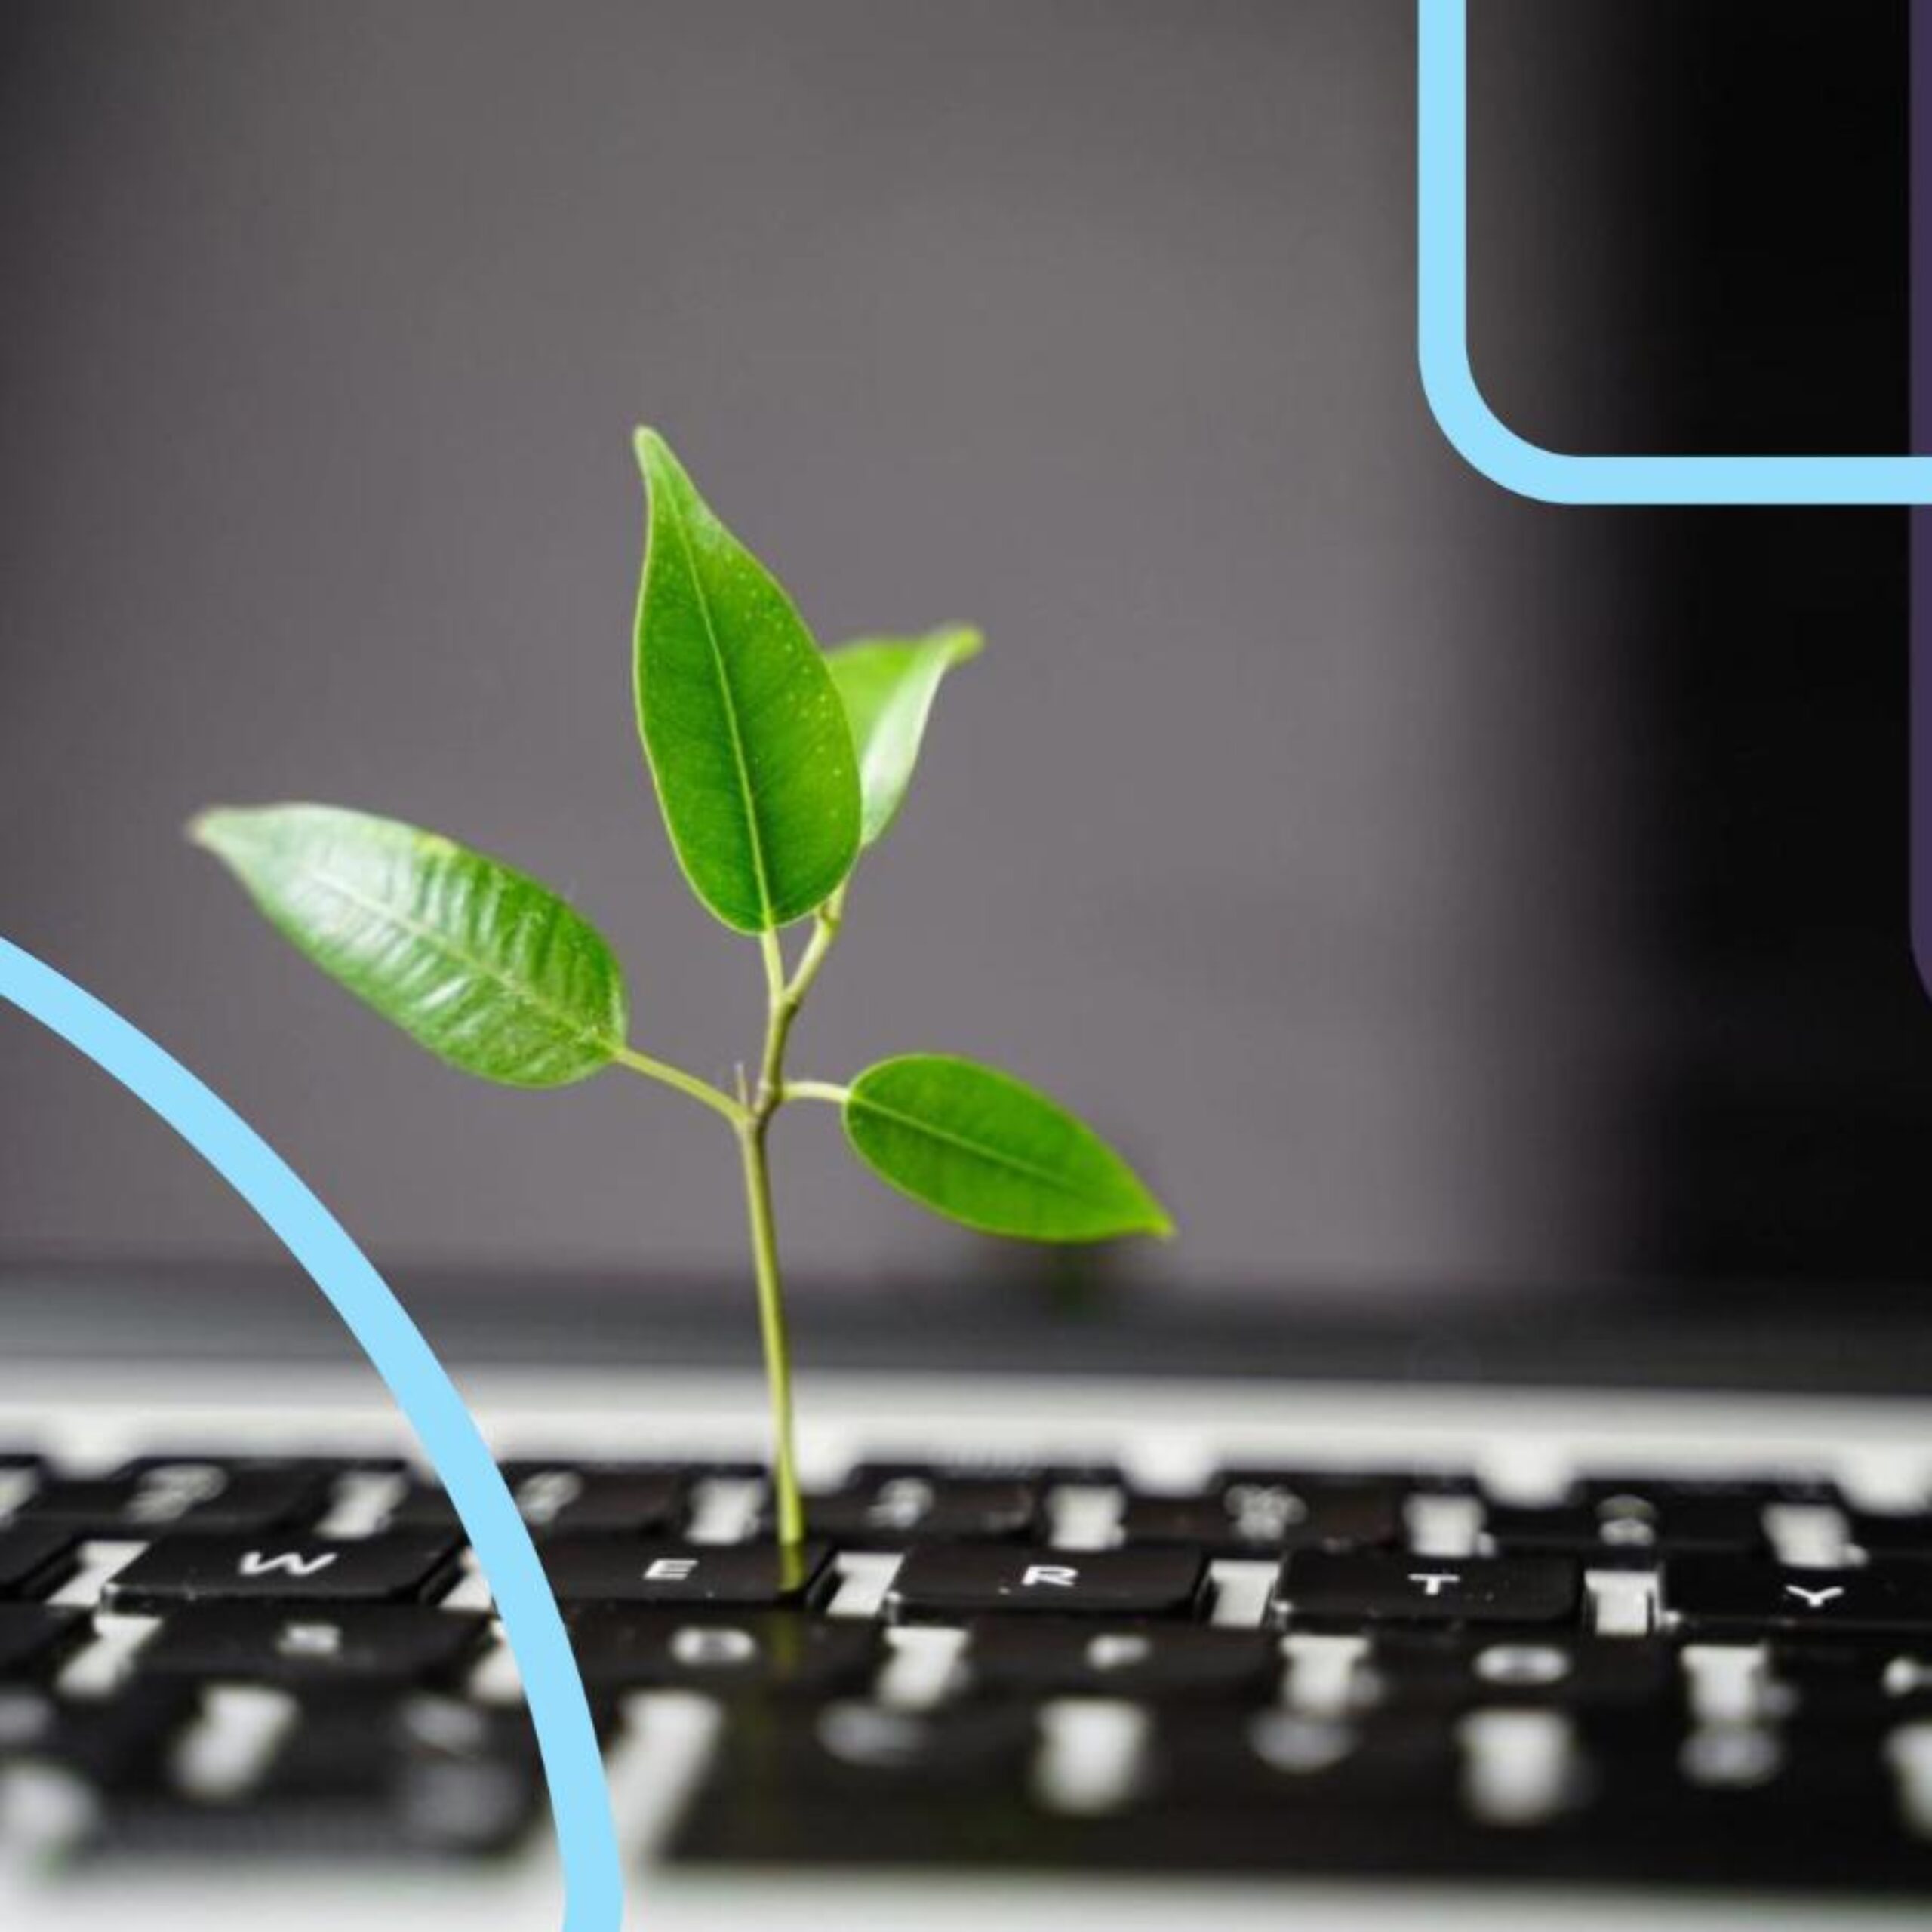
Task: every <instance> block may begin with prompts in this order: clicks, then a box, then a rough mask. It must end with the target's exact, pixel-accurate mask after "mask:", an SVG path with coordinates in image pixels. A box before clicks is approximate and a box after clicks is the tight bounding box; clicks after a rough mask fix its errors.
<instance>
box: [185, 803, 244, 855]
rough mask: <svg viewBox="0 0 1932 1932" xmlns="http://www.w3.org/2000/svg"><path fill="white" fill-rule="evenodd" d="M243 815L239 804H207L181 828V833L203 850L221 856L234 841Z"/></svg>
mask: <svg viewBox="0 0 1932 1932" xmlns="http://www.w3.org/2000/svg"><path fill="white" fill-rule="evenodd" d="M241 817H242V811H241V808H239V807H238V806H235V805H205V806H203V807H202V809H201V810H200V811H198V812H197V813H195V815H194V817H192V818H191V819H189V821H188V822H187V823H186V825H184V826H183V827H182V828H181V835H182V837H183V838H185V839H186V840H187V841H188V843H189V844H190V845H198V846H199V847H200V848H202V851H205V852H212V853H214V854H215V855H216V856H217V857H220V856H221V855H222V854H224V853H226V851H228V849H229V847H230V846H231V845H232V844H233V843H234V834H235V826H236V823H237V821H238V820H239V819H240V818H241Z"/></svg>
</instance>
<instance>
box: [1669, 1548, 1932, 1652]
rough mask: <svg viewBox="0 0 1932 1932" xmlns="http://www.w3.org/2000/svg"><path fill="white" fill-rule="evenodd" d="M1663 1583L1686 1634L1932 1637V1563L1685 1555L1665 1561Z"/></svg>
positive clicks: (1683, 1632)
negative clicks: (1783, 1564)
mask: <svg viewBox="0 0 1932 1932" xmlns="http://www.w3.org/2000/svg"><path fill="white" fill-rule="evenodd" d="M1663 1607H1664V1608H1665V1610H1666V1611H1669V1612H1671V1613H1673V1614H1675V1616H1676V1617H1677V1618H1678V1620H1679V1627H1680V1629H1681V1634H1683V1635H1687V1636H1695V1637H1702V1636H1716V1637H1721V1636H1754V1635H1768V1634H1770V1632H1797V1633H1801V1634H1802V1635H1805V1636H1807V1637H1816V1636H1829V1637H1835V1638H1866V1637H1872V1638H1882V1637H1891V1636H1903V1637H1910V1636H1914V1635H1927V1636H1932V1563H1906V1562H1895V1563H1890V1564H1877V1563H1874V1564H1869V1566H1867V1567H1865V1568H1863V1569H1860V1570H1788V1569H1782V1568H1780V1567H1779V1566H1778V1565H1777V1564H1772V1563H1746V1562H1735V1563H1734V1562H1728V1561H1724V1560H1722V1559H1720V1558H1715V1557H1686V1558H1682V1559H1681V1560H1677V1561H1672V1562H1669V1563H1668V1564H1666V1565H1665V1566H1664V1572H1663Z"/></svg>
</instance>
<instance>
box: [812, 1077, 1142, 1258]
mask: <svg viewBox="0 0 1932 1932" xmlns="http://www.w3.org/2000/svg"><path fill="white" fill-rule="evenodd" d="M844 1118H845V1135H846V1138H847V1139H848V1140H850V1141H851V1143H852V1146H853V1150H854V1152H856V1153H857V1155H858V1156H859V1158H860V1160H862V1161H864V1162H865V1164H866V1166H868V1167H869V1168H871V1169H872V1171H873V1172H874V1173H875V1174H877V1175H878V1177H880V1179H881V1180H884V1181H886V1182H888V1183H890V1185H891V1186H894V1187H896V1188H897V1189H899V1191H900V1192H901V1193H902V1194H908V1195H911V1196H912V1198H913V1199H914V1200H915V1201H919V1202H921V1203H922V1204H924V1206H926V1207H931V1208H932V1209H933V1210H934V1211H936V1212H937V1213H939V1214H945V1215H948V1216H949V1217H951V1218H952V1220H955V1221H964V1223H966V1225H967V1226H968V1227H971V1228H978V1229H982V1230H983V1231H984V1232H986V1233H988V1234H995V1235H1020V1236H1022V1237H1023V1238H1026V1239H1027V1240H1029V1241H1104V1240H1106V1239H1107V1238H1109V1237H1110V1236H1112V1235H1134V1234H1148V1235H1171V1234H1172V1233H1173V1232H1174V1223H1173V1222H1172V1221H1171V1220H1169V1219H1168V1214H1167V1211H1166V1210H1165V1209H1164V1208H1163V1207H1161V1204H1160V1203H1159V1202H1158V1201H1156V1200H1155V1198H1154V1197H1153V1195H1151V1194H1150V1193H1149V1192H1148V1191H1147V1189H1146V1187H1145V1186H1143V1185H1142V1183H1141V1182H1140V1179H1139V1177H1137V1175H1136V1174H1135V1173H1134V1170H1133V1169H1132V1168H1130V1167H1129V1166H1128V1164H1127V1163H1126V1162H1125V1161H1123V1160H1122V1159H1121V1157H1120V1156H1119V1155H1118V1154H1116V1153H1115V1152H1114V1150H1113V1149H1112V1148H1111V1147H1109V1146H1108V1145H1107V1144H1106V1142H1105V1141H1104V1140H1101V1139H1100V1137H1099V1135H1097V1134H1095V1133H1094V1131H1093V1130H1092V1129H1091V1128H1088V1127H1086V1126H1084V1125H1083V1124H1081V1122H1080V1121H1078V1120H1076V1119H1075V1118H1074V1117H1073V1115H1071V1114H1070V1113H1069V1112H1067V1111H1066V1109H1064V1108H1063V1107H1062V1106H1060V1105H1059V1104H1058V1103H1057V1102H1055V1101H1053V1100H1048V1097H1046V1095H1045V1094H1041V1093H1039V1092H1038V1091H1035V1089H1034V1088H1031V1087H1027V1086H1024V1085H1023V1084H1021V1083H1020V1081H1017V1080H1015V1079H1013V1078H1011V1077H1010V1076H1009V1075H1006V1074H1004V1073H997V1072H995V1071H994V1070H993V1069H992V1068H991V1067H989V1066H977V1065H975V1064H974V1063H973V1062H972V1061H971V1060H954V1059H952V1058H950V1057H948V1056H946V1055H945V1054H906V1055H905V1056H904V1057H902V1058H900V1059H897V1060H882V1061H881V1062H880V1063H879V1064H878V1066H872V1067H868V1068H867V1069H866V1071H865V1072H863V1073H862V1074H860V1075H859V1077H858V1078H857V1080H855V1081H854V1082H853V1083H852V1085H851V1088H850V1089H849V1090H848V1092H847V1094H846V1097H845V1108H844Z"/></svg>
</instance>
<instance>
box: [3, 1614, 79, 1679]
mask: <svg viewBox="0 0 1932 1932" xmlns="http://www.w3.org/2000/svg"><path fill="white" fill-rule="evenodd" d="M88 1634H89V1626H88V1620H87V1619H86V1617H84V1616H83V1615H82V1614H81V1613H80V1612H79V1611H72V1610H49V1609H48V1608H47V1607H45V1605H43V1604H37V1603H0V1684H21V1683H38V1682H39V1681H42V1680H43V1679H44V1678H46V1677H47V1676H48V1675H50V1674H51V1672H53V1671H54V1669H56V1668H57V1666H59V1665H60V1663H61V1662H62V1661H63V1660H64V1659H65V1658H66V1657H67V1656H68V1655H69V1654H70V1653H71V1652H72V1651H73V1650H74V1649H75V1648H76V1647H77V1646H78V1645H79V1644H82V1643H83V1642H85V1641H86V1639H87V1637H88Z"/></svg>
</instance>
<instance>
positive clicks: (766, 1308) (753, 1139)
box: [738, 1116, 805, 1581]
mask: <svg viewBox="0 0 1932 1932" xmlns="http://www.w3.org/2000/svg"><path fill="white" fill-rule="evenodd" d="M768 1124H769V1116H767V1117H766V1118H762V1119H760V1118H753V1119H751V1120H749V1121H746V1122H745V1123H744V1124H743V1125H742V1126H740V1128H739V1129H738V1147H739V1151H740V1153H741V1154H742V1155H743V1157H744V1167H745V1207H746V1217H747V1219H748V1220H749V1223H750V1227H751V1236H752V1267H753V1269H754V1271H755V1273H756V1275H757V1277H758V1331H759V1334H761V1337H763V1339H764V1377H765V1383H766V1386H767V1387H768V1389H769V1390H770V1392H771V1437H772V1455H771V1488H772V1497H773V1501H774V1505H775V1508H776V1513H777V1531H778V1546H779V1552H780V1562H781V1568H782V1569H783V1570H784V1572H785V1574H786V1580H788V1581H789V1567H787V1566H789V1565H792V1564H795V1563H796V1561H797V1560H798V1552H799V1551H800V1549H801V1548H802V1546H803V1545H804V1540H805V1512H804V1502H803V1500H802V1499H801V1497H800V1496H799V1494H798V1459H797V1456H796V1454H795V1451H794V1449H793V1447H792V1349H791V1343H790V1340H789V1337H787V1335H786V1331H785V1298H784V1291H783V1286H782V1284H781V1283H780V1279H779V1275H778V1235H777V1229H776V1227H775V1226H774V1223H773V1220H772V1215H771V1164H770V1163H769V1162H768V1161H767V1160H766V1158H765V1145H764V1143H765V1132H766V1129H767V1127H768Z"/></svg>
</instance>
